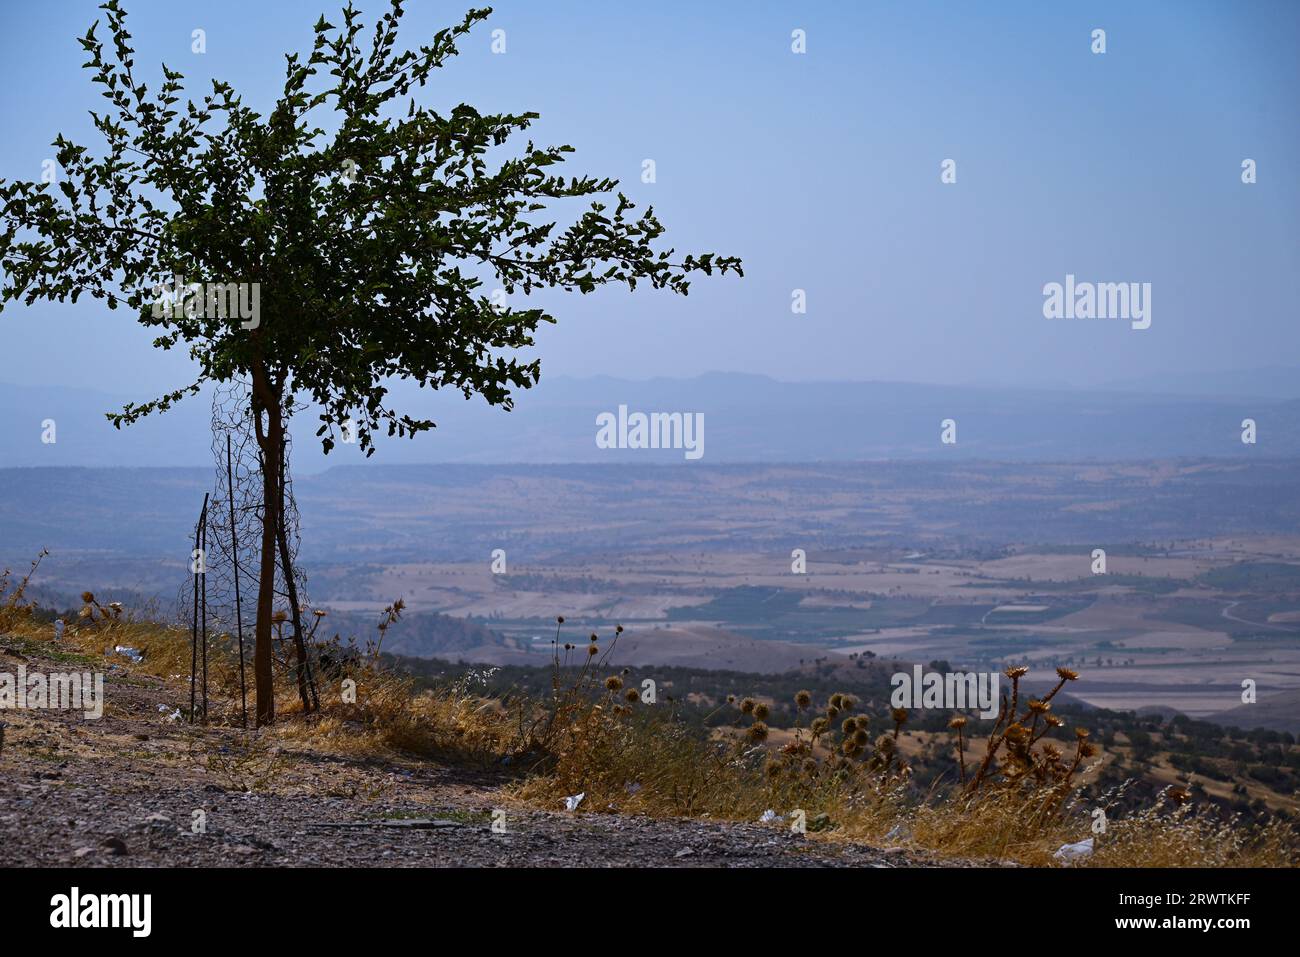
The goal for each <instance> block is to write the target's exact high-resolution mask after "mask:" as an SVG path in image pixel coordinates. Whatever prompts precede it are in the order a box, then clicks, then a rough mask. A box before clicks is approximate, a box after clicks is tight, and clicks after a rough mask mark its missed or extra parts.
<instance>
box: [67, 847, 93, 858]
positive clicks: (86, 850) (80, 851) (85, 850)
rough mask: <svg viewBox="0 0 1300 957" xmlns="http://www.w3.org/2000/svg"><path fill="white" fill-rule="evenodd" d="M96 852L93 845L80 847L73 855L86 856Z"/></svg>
mask: <svg viewBox="0 0 1300 957" xmlns="http://www.w3.org/2000/svg"><path fill="white" fill-rule="evenodd" d="M94 853H95V849H94V848H93V847H79V848H77V849H76V850H75V851H73V852H72V856H73V857H85V856H86V855H87V854H94Z"/></svg>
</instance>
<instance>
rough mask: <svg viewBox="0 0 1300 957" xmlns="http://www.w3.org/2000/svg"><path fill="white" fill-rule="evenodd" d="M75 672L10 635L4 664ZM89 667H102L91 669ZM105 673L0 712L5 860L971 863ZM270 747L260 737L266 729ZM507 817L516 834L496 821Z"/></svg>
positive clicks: (1, 853)
mask: <svg viewBox="0 0 1300 957" xmlns="http://www.w3.org/2000/svg"><path fill="white" fill-rule="evenodd" d="M19 664H22V665H25V666H26V667H27V669H28V671H29V672H36V671H67V670H71V669H74V668H76V667H77V666H76V665H75V664H69V663H67V662H62V663H58V662H54V661H51V660H49V659H48V658H45V657H43V656H42V655H40V654H39V652H38V651H34V650H33V648H32V646H31V644H30V643H20V642H18V641H17V640H16V639H6V638H5V637H4V636H0V672H8V673H10V674H14V673H16V671H17V668H18V665H19ZM87 667H88V666H87ZM96 667H101V668H108V669H109V670H108V671H107V673H106V677H105V685H106V697H107V699H108V701H109V707H108V708H107V709H106V711H105V714H104V716H103V717H102V718H101V719H99V720H94V721H87V720H84V719H83V717H82V715H81V713H80V712H67V711H31V710H27V711H15V710H6V711H0V720H3V721H4V722H6V724H7V727H6V728H5V729H4V731H5V743H4V746H3V750H2V751H0V866H25V865H26V866H59V865H70V864H83V865H86V864H88V865H94V866H105V867H113V866H141V865H144V866H156V865H160V866H181V867H189V866H193V867H207V866H276V867H283V866H309V865H316V866H326V867H339V866H354V865H376V864H382V865H387V866H412V867H416V866H458V865H468V866H488V867H493V866H557V865H559V866H579V865H586V866H633V867H647V866H673V867H691V866H726V867H747V866H766V867H771V866H837V867H844V866H855V867H897V866H917V865H936V866H944V865H947V864H954V863H957V864H960V863H962V862H950V861H944V860H938V859H933V858H930V857H928V856H925V855H924V854H922V853H920V852H917V851H913V850H905V849H901V848H886V849H882V848H874V847H869V846H866V845H862V844H849V843H844V842H830V841H826V840H822V839H819V838H817V837H803V836H800V835H797V834H792V833H790V832H789V830H788V829H787V828H785V827H782V826H780V825H770V826H769V825H759V824H731V823H712V822H702V821H691V820H678V819H673V820H655V819H648V818H639V817H631V816H626V815H614V814H593V813H577V814H574V813H568V812H563V811H558V810H557V811H556V812H547V811H541V810H536V809H531V808H527V807H523V806H521V805H519V804H518V803H517V802H512V801H511V800H509V799H508V798H507V797H506V796H505V795H504V794H503V793H502V789H503V787H504V786H505V785H506V783H507V781H506V779H505V778H504V777H503V776H502V775H500V774H494V773H490V772H482V771H475V770H472V769H466V768H459V767H451V766H445V765H440V764H436V763H432V762H428V761H421V760H404V761H402V762H401V763H396V764H394V763H389V762H386V761H385V762H378V761H374V760H367V759H361V758H355V759H354V758H349V757H340V756H338V755H333V754H325V753H321V752H316V751H309V750H294V749H293V748H292V747H291V746H289V745H285V744H273V743H269V742H267V741H265V740H263V741H261V742H258V743H254V744H252V745H251V746H250V745H249V744H248V743H247V742H248V741H249V738H246V737H245V736H244V735H243V734H242V733H240V732H238V731H235V730H231V729H218V728H212V729H194V728H190V727H188V726H186V725H184V724H182V723H180V722H178V721H169V720H168V717H167V716H168V715H169V714H171V713H172V712H173V711H174V710H175V709H176V708H178V707H179V706H180V705H181V704H182V702H181V700H180V695H179V693H178V692H177V690H176V689H175V688H173V687H169V686H168V685H167V684H165V683H164V682H162V681H161V680H159V679H156V678H153V677H150V676H146V675H140V674H138V673H131V672H128V671H126V670H124V669H123V668H121V667H119V666H112V665H98V664H97V665H96ZM253 740H254V741H257V739H256V738H254V739H253ZM498 809H499V810H500V811H501V812H504V825H505V833H495V832H494V830H493V827H492V816H493V811H494V810H498Z"/></svg>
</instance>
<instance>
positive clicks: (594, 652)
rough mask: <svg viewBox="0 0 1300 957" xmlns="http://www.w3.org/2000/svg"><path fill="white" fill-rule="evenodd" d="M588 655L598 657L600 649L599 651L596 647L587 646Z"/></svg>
mask: <svg viewBox="0 0 1300 957" xmlns="http://www.w3.org/2000/svg"><path fill="white" fill-rule="evenodd" d="M587 654H588V655H598V654H600V649H599V648H598V647H596V646H595V645H588V646H587Z"/></svg>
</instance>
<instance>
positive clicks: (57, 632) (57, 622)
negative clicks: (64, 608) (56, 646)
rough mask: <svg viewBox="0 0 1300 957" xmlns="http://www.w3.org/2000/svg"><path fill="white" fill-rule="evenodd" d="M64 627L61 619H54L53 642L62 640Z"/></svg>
mask: <svg viewBox="0 0 1300 957" xmlns="http://www.w3.org/2000/svg"><path fill="white" fill-rule="evenodd" d="M64 627H65V626H64V624H63V619H62V618H56V619H54V640H55V641H61V640H62V639H63V629H64Z"/></svg>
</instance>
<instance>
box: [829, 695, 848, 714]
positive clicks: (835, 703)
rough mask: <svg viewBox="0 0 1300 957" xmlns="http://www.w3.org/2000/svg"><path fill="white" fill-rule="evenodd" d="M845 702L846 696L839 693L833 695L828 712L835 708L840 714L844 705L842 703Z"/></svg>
mask: <svg viewBox="0 0 1300 957" xmlns="http://www.w3.org/2000/svg"><path fill="white" fill-rule="evenodd" d="M843 701H844V695H842V694H840V693H839V692H838V691H837V692H835V693H834V694H833V695H831V700H830V702H829V704H828V707H827V710H828V711H829V710H830V709H831V708H834V709H835V710H836V711H837V712H838V711H839V710H840V708H842V707H843V704H842V703H841V702H843Z"/></svg>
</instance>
